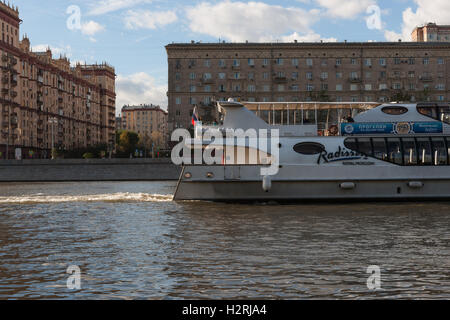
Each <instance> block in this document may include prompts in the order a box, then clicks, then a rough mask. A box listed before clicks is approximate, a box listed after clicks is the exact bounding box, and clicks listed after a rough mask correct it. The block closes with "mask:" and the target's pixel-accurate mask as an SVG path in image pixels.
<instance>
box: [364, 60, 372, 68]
mask: <svg viewBox="0 0 450 320" xmlns="http://www.w3.org/2000/svg"><path fill="white" fill-rule="evenodd" d="M364 64H365V65H366V66H367V67H370V66H371V65H372V59H370V58H367V59H365V60H364Z"/></svg>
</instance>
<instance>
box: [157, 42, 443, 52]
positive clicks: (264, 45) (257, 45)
mask: <svg viewBox="0 0 450 320" xmlns="http://www.w3.org/2000/svg"><path fill="white" fill-rule="evenodd" d="M219 47H220V48H221V49H234V48H247V49H250V48H266V49H267V48H285V49H286V48H289V49H305V48H324V47H325V48H361V47H363V48H385V47H398V48H411V47H413V48H421V47H422V48H424V49H425V48H426V49H429V48H442V49H447V48H450V43H446V42H403V41H402V42H239V43H233V42H225V43H223V42H222V43H172V44H168V45H166V47H165V48H166V50H167V51H169V50H177V49H185V48H189V49H193V48H198V49H209V48H210V49H215V48H219Z"/></svg>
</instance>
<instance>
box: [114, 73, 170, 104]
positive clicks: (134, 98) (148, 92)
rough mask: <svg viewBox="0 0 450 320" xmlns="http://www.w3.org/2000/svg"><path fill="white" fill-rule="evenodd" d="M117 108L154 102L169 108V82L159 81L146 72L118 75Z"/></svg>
mask: <svg viewBox="0 0 450 320" xmlns="http://www.w3.org/2000/svg"><path fill="white" fill-rule="evenodd" d="M116 93H117V108H118V109H121V108H122V107H123V106H124V105H126V104H141V103H142V104H143V103H147V104H150V103H153V104H156V105H160V106H161V107H162V108H164V109H167V84H165V83H164V84H161V83H157V81H156V80H155V79H154V78H153V77H151V76H150V75H148V74H147V73H145V72H139V73H135V74H131V75H128V76H124V75H118V76H117V80H116Z"/></svg>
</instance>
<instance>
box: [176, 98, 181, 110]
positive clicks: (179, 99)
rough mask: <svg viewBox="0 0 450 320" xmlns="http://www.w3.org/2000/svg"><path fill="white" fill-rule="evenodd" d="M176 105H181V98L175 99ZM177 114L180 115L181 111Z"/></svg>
mask: <svg viewBox="0 0 450 320" xmlns="http://www.w3.org/2000/svg"><path fill="white" fill-rule="evenodd" d="M175 104H181V98H180V97H176V98H175ZM177 112H178V113H179V112H180V111H179V110H177Z"/></svg>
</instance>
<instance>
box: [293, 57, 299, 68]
mask: <svg viewBox="0 0 450 320" xmlns="http://www.w3.org/2000/svg"><path fill="white" fill-rule="evenodd" d="M292 65H293V66H294V67H296V66H298V59H297V58H294V59H292Z"/></svg>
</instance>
